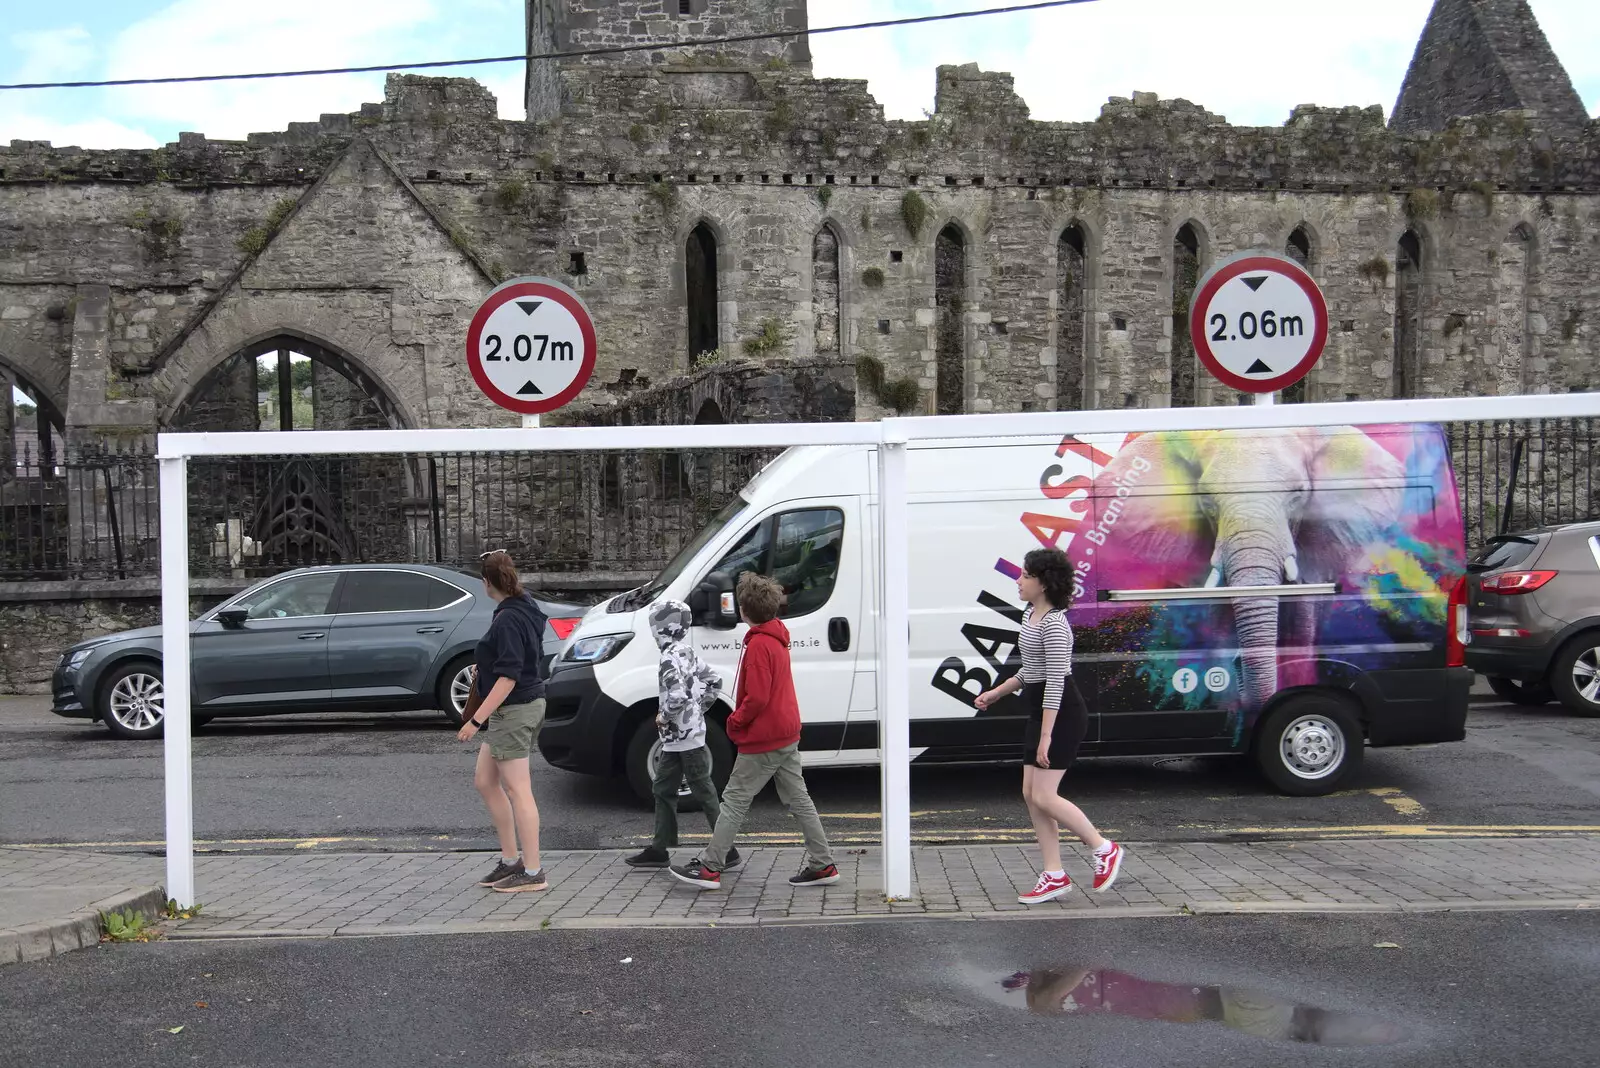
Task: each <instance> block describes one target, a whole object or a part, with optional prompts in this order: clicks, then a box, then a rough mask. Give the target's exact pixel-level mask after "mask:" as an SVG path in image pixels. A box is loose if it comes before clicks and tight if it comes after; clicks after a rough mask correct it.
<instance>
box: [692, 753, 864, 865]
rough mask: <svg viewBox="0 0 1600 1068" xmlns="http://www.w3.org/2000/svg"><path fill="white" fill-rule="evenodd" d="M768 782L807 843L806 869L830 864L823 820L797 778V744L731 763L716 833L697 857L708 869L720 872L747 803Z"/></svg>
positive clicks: (746, 755) (743, 756) (747, 809)
mask: <svg viewBox="0 0 1600 1068" xmlns="http://www.w3.org/2000/svg"><path fill="white" fill-rule="evenodd" d="M769 780H770V781H771V782H772V784H773V785H774V786H776V787H777V790H778V800H779V801H782V802H783V803H784V805H785V806H787V807H788V809H789V812H790V814H791V815H793V816H794V818H795V819H796V820H798V821H799V822H800V833H801V834H802V835H803V836H804V837H805V840H806V866H807V867H810V868H823V867H827V866H828V865H829V864H832V863H833V853H832V851H831V850H829V849H828V836H827V835H826V834H824V833H823V830H822V817H820V816H818V815H817V806H816V805H814V804H812V803H811V795H810V794H809V793H808V792H807V791H806V780H805V778H804V777H803V776H801V774H800V746H799V744H798V743H796V744H794V745H788V746H784V747H783V748H782V749H775V750H773V751H772V752H770V753H740V754H739V755H738V756H737V757H736V758H735V759H734V761H733V773H732V774H731V775H729V776H728V785H727V788H726V789H724V790H723V791H722V811H721V812H720V813H719V814H718V816H717V829H716V830H715V831H713V832H712V834H711V844H710V845H709V846H707V847H706V849H705V852H703V853H701V854H700V859H701V860H702V861H704V862H705V864H706V865H707V866H708V867H711V868H714V869H716V870H717V871H721V870H722V866H723V865H724V864H725V863H726V862H727V859H728V850H729V849H731V848H733V840H734V839H735V838H736V837H738V835H739V829H740V828H741V827H743V826H744V818H745V816H746V815H748V814H749V812H750V803H751V802H752V801H754V800H755V799H756V795H757V794H759V793H760V792H761V790H762V788H763V787H764V786H766V785H767V782H768V781H769Z"/></svg>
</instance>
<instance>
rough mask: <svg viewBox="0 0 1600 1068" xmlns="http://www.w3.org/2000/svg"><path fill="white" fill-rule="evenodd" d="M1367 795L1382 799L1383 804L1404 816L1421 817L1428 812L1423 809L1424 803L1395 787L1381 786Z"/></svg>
mask: <svg viewBox="0 0 1600 1068" xmlns="http://www.w3.org/2000/svg"><path fill="white" fill-rule="evenodd" d="M1367 793H1369V794H1371V795H1372V796H1373V797H1376V798H1380V799H1382V801H1383V803H1384V804H1386V805H1388V806H1389V807H1390V808H1392V809H1394V810H1395V811H1396V812H1398V813H1400V815H1402V816H1421V815H1423V814H1425V813H1426V812H1427V811H1428V810H1427V809H1425V808H1423V807H1422V802H1420V801H1418V800H1417V799H1416V798H1414V797H1407V796H1406V795H1405V794H1403V793H1401V792H1400V791H1399V790H1398V789H1397V788H1396V787H1393V786H1380V787H1378V788H1377V789H1374V790H1368V791H1367Z"/></svg>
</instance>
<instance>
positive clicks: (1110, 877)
mask: <svg viewBox="0 0 1600 1068" xmlns="http://www.w3.org/2000/svg"><path fill="white" fill-rule="evenodd" d="M1120 871H1122V847H1121V846H1119V845H1117V843H1115V842H1112V843H1111V848H1110V849H1109V850H1107V851H1106V852H1104V853H1096V854H1095V855H1094V889H1095V892H1096V893H1099V892H1101V891H1105V890H1110V889H1111V884H1112V883H1114V882H1116V881H1117V874H1118V873H1119V872H1120Z"/></svg>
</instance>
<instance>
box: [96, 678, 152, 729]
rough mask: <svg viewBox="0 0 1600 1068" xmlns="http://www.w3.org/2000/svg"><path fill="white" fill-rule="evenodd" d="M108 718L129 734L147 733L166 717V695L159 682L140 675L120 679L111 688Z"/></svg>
mask: <svg viewBox="0 0 1600 1068" xmlns="http://www.w3.org/2000/svg"><path fill="white" fill-rule="evenodd" d="M109 706H110V711H111V715H112V717H113V718H114V719H115V720H116V721H117V722H118V723H120V724H121V725H122V726H124V727H126V728H127V729H128V730H130V731H147V730H149V729H150V728H152V727H154V726H156V725H158V724H159V723H160V722H161V721H162V719H164V718H165V716H166V691H165V690H164V689H163V688H162V685H161V679H160V678H159V677H157V676H155V675H152V674H149V673H147V672H143V671H135V672H131V673H130V674H127V675H124V676H123V677H122V678H120V679H118V680H117V683H116V685H114V686H112V687H111V694H110V701H109Z"/></svg>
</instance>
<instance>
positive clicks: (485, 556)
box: [478, 549, 505, 560]
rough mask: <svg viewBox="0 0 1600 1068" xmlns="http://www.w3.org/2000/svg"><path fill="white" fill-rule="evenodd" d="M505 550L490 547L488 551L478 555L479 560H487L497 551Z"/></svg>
mask: <svg viewBox="0 0 1600 1068" xmlns="http://www.w3.org/2000/svg"><path fill="white" fill-rule="evenodd" d="M503 552H505V550H504V549H490V550H489V551H488V552H486V553H482V554H480V555H479V556H478V559H479V560H487V559H489V557H491V556H493V555H494V554H495V553H503Z"/></svg>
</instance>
